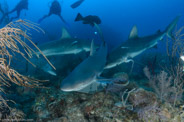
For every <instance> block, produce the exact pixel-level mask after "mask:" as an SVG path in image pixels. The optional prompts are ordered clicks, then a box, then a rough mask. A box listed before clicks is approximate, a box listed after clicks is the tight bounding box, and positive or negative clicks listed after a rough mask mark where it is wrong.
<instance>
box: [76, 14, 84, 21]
mask: <svg viewBox="0 0 184 122" xmlns="http://www.w3.org/2000/svg"><path fill="white" fill-rule="evenodd" d="M82 19H83V17H82V15H81V14H80V13H78V14H77V17H76V18H75V21H81V20H82Z"/></svg>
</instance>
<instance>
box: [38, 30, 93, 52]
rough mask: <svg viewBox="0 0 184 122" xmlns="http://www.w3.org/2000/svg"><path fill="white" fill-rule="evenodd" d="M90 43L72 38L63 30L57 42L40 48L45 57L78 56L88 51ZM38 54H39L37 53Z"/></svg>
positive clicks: (51, 42)
mask: <svg viewBox="0 0 184 122" xmlns="http://www.w3.org/2000/svg"><path fill="white" fill-rule="evenodd" d="M90 43H91V42H90V41H89V40H82V39H79V38H72V37H71V36H70V34H69V33H68V32H67V30H66V29H65V28H63V29H62V37H61V38H60V39H59V40H55V41H50V42H48V43H44V44H42V45H40V46H38V47H39V48H40V50H41V51H42V52H43V54H44V55H45V56H56V55H66V54H78V53H80V52H82V51H87V52H88V51H90ZM38 54H39V52H38Z"/></svg>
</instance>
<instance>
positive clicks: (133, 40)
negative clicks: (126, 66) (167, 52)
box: [105, 16, 180, 69]
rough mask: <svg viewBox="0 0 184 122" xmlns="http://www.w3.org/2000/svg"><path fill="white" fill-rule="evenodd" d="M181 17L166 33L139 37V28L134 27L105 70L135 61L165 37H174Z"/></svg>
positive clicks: (109, 56) (115, 51)
mask: <svg viewBox="0 0 184 122" xmlns="http://www.w3.org/2000/svg"><path fill="white" fill-rule="evenodd" d="M179 18H180V16H177V17H176V18H175V19H174V20H173V21H172V22H171V24H169V25H168V26H167V28H166V29H165V31H163V32H161V31H158V32H157V33H155V34H153V35H149V36H145V37H139V36H138V30H137V27H136V26H134V27H133V28H132V30H131V32H130V35H129V39H128V40H127V41H125V42H124V43H122V44H121V45H120V46H119V47H117V48H116V49H114V50H113V51H112V52H111V53H109V55H108V57H107V64H106V66H105V69H110V68H113V67H116V66H118V65H120V64H122V63H126V62H130V61H133V60H132V58H134V57H136V56H138V55H139V54H141V53H142V52H144V51H145V50H147V49H149V48H151V47H154V46H156V45H157V43H158V41H159V40H162V39H163V37H164V36H165V35H167V36H168V37H170V38H173V37H172V31H173V29H174V28H175V26H176V24H177V22H178V20H179Z"/></svg>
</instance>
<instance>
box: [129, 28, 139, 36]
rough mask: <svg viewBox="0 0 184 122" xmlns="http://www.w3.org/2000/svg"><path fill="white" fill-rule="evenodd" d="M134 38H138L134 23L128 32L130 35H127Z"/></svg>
mask: <svg viewBox="0 0 184 122" xmlns="http://www.w3.org/2000/svg"><path fill="white" fill-rule="evenodd" d="M135 38H138V30H137V26H136V25H134V26H133V28H132V30H131V32H130V35H129V39H135Z"/></svg>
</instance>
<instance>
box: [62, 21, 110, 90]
mask: <svg viewBox="0 0 184 122" xmlns="http://www.w3.org/2000/svg"><path fill="white" fill-rule="evenodd" d="M95 26H96V28H97V30H98V31H99V34H100V35H102V33H101V30H100V28H99V27H98V25H97V24H95ZM101 37H102V36H101ZM102 40H103V42H102V44H101V46H100V47H99V49H98V50H97V51H95V48H94V42H93V41H92V42H91V51H90V56H89V57H88V58H87V59H85V60H84V61H83V62H82V63H80V64H79V65H78V66H77V67H76V68H75V69H74V70H73V71H72V72H71V73H70V74H69V75H68V76H67V77H66V78H65V79H64V80H63V81H62V83H61V86H60V88H61V90H62V91H66V92H70V91H80V90H82V89H84V88H86V87H87V86H89V85H91V84H92V83H95V82H97V81H98V80H99V79H98V78H99V76H100V74H101V73H102V72H103V70H104V66H105V64H106V58H107V44H106V42H105V41H104V39H102Z"/></svg>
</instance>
